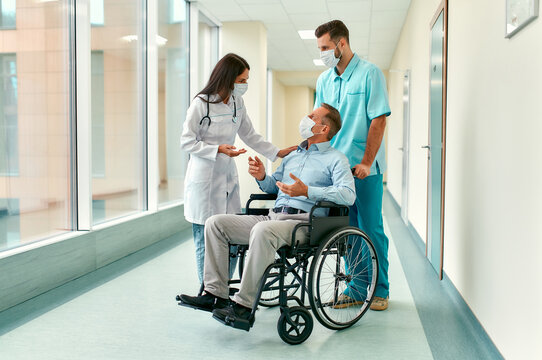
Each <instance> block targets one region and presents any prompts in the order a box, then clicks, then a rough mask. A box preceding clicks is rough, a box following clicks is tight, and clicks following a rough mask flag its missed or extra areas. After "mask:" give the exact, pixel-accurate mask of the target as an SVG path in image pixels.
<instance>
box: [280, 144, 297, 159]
mask: <svg viewBox="0 0 542 360" xmlns="http://www.w3.org/2000/svg"><path fill="white" fill-rule="evenodd" d="M296 149H297V145H295V146H290V147H287V148H285V149H282V150H280V151H279V152H278V153H277V156H278V157H279V158H281V159H282V158H284V157H285V156H286V155H288V154H289V153H291V152H292V151H294V150H296Z"/></svg>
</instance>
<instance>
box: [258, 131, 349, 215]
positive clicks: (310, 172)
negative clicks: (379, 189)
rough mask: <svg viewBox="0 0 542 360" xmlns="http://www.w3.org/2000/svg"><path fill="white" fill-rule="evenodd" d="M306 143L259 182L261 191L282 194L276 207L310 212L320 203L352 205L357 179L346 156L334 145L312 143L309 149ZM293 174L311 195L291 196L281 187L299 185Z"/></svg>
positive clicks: (323, 213)
mask: <svg viewBox="0 0 542 360" xmlns="http://www.w3.org/2000/svg"><path fill="white" fill-rule="evenodd" d="M306 147H307V141H306V140H305V141H303V142H302V143H301V144H300V145H299V146H298V147H297V150H296V151H292V152H291V153H290V154H289V155H288V156H286V157H285V158H284V159H283V160H282V163H281V164H280V166H279V167H278V169H277V171H275V172H274V173H273V175H266V176H265V178H264V179H263V180H262V181H258V184H259V186H260V189H262V190H263V191H264V192H266V193H269V194H278V195H277V200H276V201H275V206H276V207H280V206H289V207H293V208H296V209H301V210H304V211H306V212H309V211H310V210H311V208H312V207H313V205H314V204H315V203H316V202H317V201H320V200H325V201H332V202H334V203H336V204H339V205H347V206H351V205H352V204H353V203H354V201H355V199H356V191H355V186H354V178H353V176H352V171H351V169H350V166H349V164H348V160H347V159H346V156H344V154H342V153H341V152H340V151H338V150H336V149H334V148H332V147H331V145H330V142H329V141H326V142H323V143H318V144H312V145H311V147H310V148H309V149H308V150H307V149H306ZM290 173H291V174H293V175H294V176H296V177H298V178H299V179H300V180H301V181H302V182H303V183H304V184H305V185H307V186H308V195H309V197H308V198H307V197H305V196H296V197H290V196H289V195H286V194H285V193H283V192H282V191H280V190H279V188H278V187H277V184H276V183H277V181H280V182H283V183H285V184H287V185H291V184H293V183H294V182H295V180H294V179H292V178H291V177H290ZM326 213H327V211H325V210H324V209H319V210H318V211H317V212H315V215H316V216H325V215H326Z"/></svg>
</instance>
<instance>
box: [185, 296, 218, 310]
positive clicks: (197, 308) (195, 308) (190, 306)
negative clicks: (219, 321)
mask: <svg viewBox="0 0 542 360" xmlns="http://www.w3.org/2000/svg"><path fill="white" fill-rule="evenodd" d="M178 301H179V305H180V306H184V307H187V308H191V309H194V310H201V311H206V312H212V311H213V309H207V308H202V307H197V306H194V305H190V304H187V303H185V302H182V301H180V299H178Z"/></svg>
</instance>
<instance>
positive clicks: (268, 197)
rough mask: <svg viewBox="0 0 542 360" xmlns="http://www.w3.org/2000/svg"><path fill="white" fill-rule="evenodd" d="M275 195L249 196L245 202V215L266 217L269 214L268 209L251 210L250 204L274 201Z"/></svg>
mask: <svg viewBox="0 0 542 360" xmlns="http://www.w3.org/2000/svg"><path fill="white" fill-rule="evenodd" d="M276 199H277V194H250V198H249V199H248V200H247V204H246V205H245V209H246V214H248V215H267V213H268V212H269V209H267V210H266V208H251V207H250V204H251V203H252V202H253V201H258V200H276Z"/></svg>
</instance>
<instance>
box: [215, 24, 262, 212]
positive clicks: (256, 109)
mask: <svg viewBox="0 0 542 360" xmlns="http://www.w3.org/2000/svg"><path fill="white" fill-rule="evenodd" d="M221 38H222V43H221V52H220V53H221V55H220V57H222V56H224V55H225V54H227V53H230V52H232V53H235V54H237V55H239V56H241V57H243V58H244V59H245V60H246V61H247V62H248V63H249V65H250V79H249V80H248V84H249V85H248V91H247V93H246V94H245V95H244V96H243V99H244V100H245V105H246V107H247V111H248V115H249V116H250V118H251V120H252V124H253V125H254V129H255V130H256V132H258V133H259V134H261V135H262V136H264V138H265V136H266V116H267V109H266V98H267V29H266V28H265V27H264V26H263V24H262V23H260V22H225V23H223V24H222V36H221ZM235 146H237V147H246V146H245V145H244V144H243V143H242V141H241V140H238V141H237V143H236V144H235ZM247 150H248V152H247V154H245V155H243V156H239V157H237V158H236V159H235V161H236V163H237V169H238V171H239V183H240V187H241V205H243V206H244V204H245V202H246V200H247V199H248V196H249V195H250V193H254V192H261V190H260V189H259V188H258V185H257V184H256V182H255V181H254V179H253V178H252V177H251V176H250V175H249V174H248V161H247V159H248V157H249V156H254V155H256V154H257V153H256V152H254V151H252V150H250V149H247Z"/></svg>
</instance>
